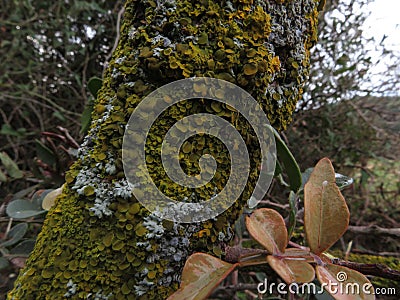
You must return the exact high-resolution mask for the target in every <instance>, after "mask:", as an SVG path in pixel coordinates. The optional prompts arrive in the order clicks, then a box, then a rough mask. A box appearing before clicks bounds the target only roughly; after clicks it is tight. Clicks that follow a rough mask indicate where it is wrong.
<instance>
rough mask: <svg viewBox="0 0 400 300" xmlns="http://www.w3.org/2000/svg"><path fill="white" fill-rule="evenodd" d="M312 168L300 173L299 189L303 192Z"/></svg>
mask: <svg viewBox="0 0 400 300" xmlns="http://www.w3.org/2000/svg"><path fill="white" fill-rule="evenodd" d="M313 170H314V168H308V169H306V170H305V171H304V172H303V173H301V188H300V190H304V186H305V185H306V183H307V181H308V179H309V178H310V175H311V172H312V171H313Z"/></svg>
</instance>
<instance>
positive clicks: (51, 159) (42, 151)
mask: <svg viewBox="0 0 400 300" xmlns="http://www.w3.org/2000/svg"><path fill="white" fill-rule="evenodd" d="M35 145H36V153H37V155H38V157H39V159H40V160H41V161H43V162H44V163H45V164H47V165H49V166H52V165H54V164H55V163H56V157H55V154H54V152H53V151H52V150H51V149H50V148H49V147H47V146H46V145H45V144H43V143H42V142H41V141H39V140H37V139H35Z"/></svg>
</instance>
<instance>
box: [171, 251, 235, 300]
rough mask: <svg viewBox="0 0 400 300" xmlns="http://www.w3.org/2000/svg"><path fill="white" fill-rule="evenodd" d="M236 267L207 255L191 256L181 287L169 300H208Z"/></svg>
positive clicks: (197, 254)
mask: <svg viewBox="0 0 400 300" xmlns="http://www.w3.org/2000/svg"><path fill="white" fill-rule="evenodd" d="M236 265H237V264H230V263H227V262H224V261H222V260H220V259H218V258H216V257H214V256H211V255H209V254H205V253H195V254H193V255H191V256H189V258H188V259H187V260H186V263H185V266H184V267H183V271H182V281H181V286H180V288H179V290H177V291H176V292H175V293H173V294H172V295H171V296H169V297H168V299H167V300H181V299H185V300H200V299H207V297H208V296H209V295H210V294H211V293H212V291H213V290H214V288H215V287H216V286H217V285H218V284H219V283H220V282H221V281H222V280H224V279H225V278H226V276H228V275H229V274H230V273H231V272H232V271H233V270H234V269H235V267H236Z"/></svg>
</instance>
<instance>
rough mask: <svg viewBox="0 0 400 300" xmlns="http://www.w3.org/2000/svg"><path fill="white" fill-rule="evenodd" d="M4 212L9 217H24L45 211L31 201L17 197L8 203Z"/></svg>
mask: <svg viewBox="0 0 400 300" xmlns="http://www.w3.org/2000/svg"><path fill="white" fill-rule="evenodd" d="M6 212H7V215H8V216H9V217H10V218H15V219H25V218H30V217H34V216H37V215H40V214H43V213H45V212H46V211H45V210H42V209H41V207H40V206H37V205H36V204H34V203H32V202H29V201H27V200H22V199H17V200H14V201H12V202H10V203H9V204H8V206H7V209H6Z"/></svg>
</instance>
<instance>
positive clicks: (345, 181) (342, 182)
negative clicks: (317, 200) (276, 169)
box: [301, 168, 354, 190]
mask: <svg viewBox="0 0 400 300" xmlns="http://www.w3.org/2000/svg"><path fill="white" fill-rule="evenodd" d="M313 170H314V168H308V169H307V170H305V171H304V172H303V173H301V178H302V182H303V183H302V187H301V190H302V189H304V185H305V184H306V183H307V181H308V179H309V178H310V175H311V172H312V171H313ZM335 179H336V185H337V186H338V188H339V189H340V190H343V189H344V188H346V187H348V186H349V185H351V184H353V182H354V180H353V178H351V177H348V176H345V175H342V174H339V173H335Z"/></svg>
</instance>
